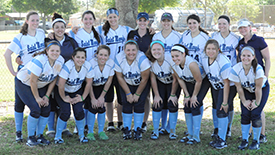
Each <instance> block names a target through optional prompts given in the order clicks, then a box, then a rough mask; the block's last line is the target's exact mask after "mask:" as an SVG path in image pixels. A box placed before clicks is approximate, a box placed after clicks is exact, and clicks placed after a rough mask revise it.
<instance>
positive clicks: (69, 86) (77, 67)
mask: <svg viewBox="0 0 275 155" xmlns="http://www.w3.org/2000/svg"><path fill="white" fill-rule="evenodd" d="M85 60H86V51H85V49H83V48H76V49H75V50H74V52H73V54H72V59H71V60H68V61H67V62H66V63H65V64H64V66H63V67H62V70H61V72H60V74H59V79H58V84H57V85H58V87H55V89H54V95H55V98H56V102H57V103H58V105H59V107H60V115H59V116H58V119H57V124H56V134H55V138H54V141H55V143H56V144H60V143H64V140H63V139H62V137H61V136H62V131H63V129H64V127H65V126H66V122H67V121H68V119H69V118H70V115H71V105H72V107H73V112H74V117H75V123H76V126H77V129H78V135H79V140H80V142H81V143H86V142H88V139H87V138H86V137H85V136H84V118H85V115H84V111H83V103H84V99H85V98H86V97H87V96H88V95H89V92H90V88H91V84H92V80H93V74H92V68H91V64H90V63H89V62H88V61H85ZM83 81H86V83H87V84H86V85H85V88H81V87H82V83H83ZM83 89H84V91H83Z"/></svg>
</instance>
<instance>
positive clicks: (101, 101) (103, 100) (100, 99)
mask: <svg viewBox="0 0 275 155" xmlns="http://www.w3.org/2000/svg"><path fill="white" fill-rule="evenodd" d="M97 101H98V103H99V104H100V107H101V108H103V106H104V103H105V98H104V97H103V96H99V98H98V99H97Z"/></svg>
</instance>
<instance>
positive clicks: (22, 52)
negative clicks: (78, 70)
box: [4, 12, 45, 142]
mask: <svg viewBox="0 0 275 155" xmlns="http://www.w3.org/2000/svg"><path fill="white" fill-rule="evenodd" d="M38 24H39V16H38V13H37V12H29V13H28V14H27V17H26V21H25V23H24V25H23V26H22V28H21V30H20V34H18V35H16V36H15V37H14V39H13V41H12V42H11V43H10V45H9V47H8V48H7V50H6V52H5V54H4V56H5V60H6V64H7V67H8V69H9V71H10V72H11V74H12V75H13V76H16V74H17V72H15V71H14V69H13V66H12V61H11V55H12V53H15V54H17V55H18V56H19V57H20V64H19V66H18V70H17V71H19V69H20V68H22V67H23V66H24V65H26V64H27V63H28V62H29V61H31V60H32V56H33V54H34V53H36V52H39V51H42V50H44V49H45V46H44V38H45V33H44V31H43V30H42V29H38V28H37V27H38ZM24 108H25V104H24V103H23V102H22V100H21V99H20V97H19V96H18V94H17V88H15V105H14V118H15V127H16V141H17V142H22V140H23V136H22V124H23V115H24V114H23V111H24Z"/></svg>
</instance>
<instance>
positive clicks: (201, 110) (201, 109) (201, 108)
mask: <svg viewBox="0 0 275 155" xmlns="http://www.w3.org/2000/svg"><path fill="white" fill-rule="evenodd" d="M203 110H204V109H203V105H202V106H201V107H200V112H201V117H202V116H203Z"/></svg>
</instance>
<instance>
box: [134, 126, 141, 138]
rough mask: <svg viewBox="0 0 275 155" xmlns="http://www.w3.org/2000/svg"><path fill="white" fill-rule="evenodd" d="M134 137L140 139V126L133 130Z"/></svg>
mask: <svg viewBox="0 0 275 155" xmlns="http://www.w3.org/2000/svg"><path fill="white" fill-rule="evenodd" d="M134 139H135V140H142V129H141V128H140V127H138V128H137V130H136V131H134Z"/></svg>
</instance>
